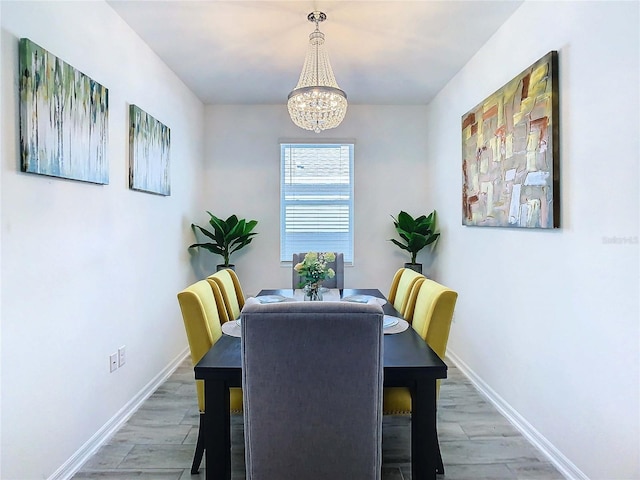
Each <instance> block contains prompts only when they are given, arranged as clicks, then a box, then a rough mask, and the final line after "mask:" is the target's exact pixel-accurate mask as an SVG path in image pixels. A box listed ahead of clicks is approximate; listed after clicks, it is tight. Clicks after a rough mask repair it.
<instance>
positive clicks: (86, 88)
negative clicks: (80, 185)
mask: <svg viewBox="0 0 640 480" xmlns="http://www.w3.org/2000/svg"><path fill="white" fill-rule="evenodd" d="M18 57H19V68H20V74H19V75H20V77H19V96H20V165H21V170H22V171H23V172H29V173H37V174H41V175H49V176H53V177H63V178H69V179H72V180H80V181H83V182H92V183H101V184H107V183H109V163H108V160H107V143H108V133H109V129H108V127H109V125H108V124H109V91H108V90H107V89H106V88H105V87H103V86H102V85H100V84H99V83H98V82H96V81H95V80H92V79H91V78H89V77H88V76H86V75H85V74H83V73H82V72H80V71H78V70H76V69H75V68H73V67H72V66H70V65H68V64H67V63H65V62H64V61H62V60H61V59H59V58H58V57H56V56H55V55H53V54H51V53H49V52H48V51H46V50H45V49H44V48H42V47H40V46H38V45H36V44H35V43H33V42H32V41H31V40H29V39H27V38H21V39H20V42H19V46H18Z"/></svg>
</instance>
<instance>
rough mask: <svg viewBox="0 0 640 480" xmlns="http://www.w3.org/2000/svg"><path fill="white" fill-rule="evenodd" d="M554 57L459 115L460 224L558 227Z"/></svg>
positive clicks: (540, 63) (542, 60)
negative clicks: (460, 147)
mask: <svg viewBox="0 0 640 480" xmlns="http://www.w3.org/2000/svg"><path fill="white" fill-rule="evenodd" d="M558 105H559V103H558V55H557V52H555V51H552V52H549V53H548V54H547V55H545V56H544V57H542V58H541V59H540V60H538V61H537V62H536V63H534V64H533V65H531V66H530V67H529V68H527V69H526V70H525V71H524V72H522V73H521V74H520V75H518V76H517V77H515V78H514V79H513V80H511V81H510V82H509V83H507V84H506V85H505V86H504V87H502V88H501V89H499V90H498V91H497V92H495V93H494V94H493V95H491V96H489V97H488V98H487V99H486V100H485V101H483V102H482V103H480V104H479V105H477V106H476V107H474V108H473V109H471V110H470V111H469V112H467V113H465V114H464V115H463V116H462V174H463V178H462V180H463V181H462V223H463V225H477V226H487V227H494V226H495V227H523V228H556V227H559V226H560V203H559V199H560V195H559V191H560V190H559V184H560V175H559V128H558V127H559V125H558V109H559V107H558Z"/></svg>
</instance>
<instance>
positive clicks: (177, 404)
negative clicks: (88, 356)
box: [72, 360, 564, 480]
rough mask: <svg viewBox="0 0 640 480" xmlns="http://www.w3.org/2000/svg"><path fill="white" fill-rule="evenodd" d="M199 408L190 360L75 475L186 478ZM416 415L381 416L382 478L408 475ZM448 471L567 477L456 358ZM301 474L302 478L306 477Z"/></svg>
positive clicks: (444, 410) (443, 408)
mask: <svg viewBox="0 0 640 480" xmlns="http://www.w3.org/2000/svg"><path fill="white" fill-rule="evenodd" d="M198 415H199V414H198V408H197V400H196V392H195V383H194V379H193V368H192V367H191V363H190V360H187V361H185V362H183V363H182V365H181V366H180V367H179V368H178V369H177V370H176V371H175V373H174V374H173V375H172V376H171V377H170V378H169V379H168V380H167V381H166V382H165V383H164V384H163V385H162V386H160V387H159V388H158V390H157V391H156V392H155V393H154V394H153V395H152V396H151V397H149V399H147V400H146V401H145V402H144V404H143V405H142V407H141V408H140V409H139V410H138V411H137V412H136V413H135V414H133V416H132V417H131V418H130V419H129V421H128V422H127V423H126V424H125V425H124V426H123V427H122V428H121V429H120V430H119V431H118V432H117V433H116V434H115V435H114V436H113V437H112V438H111V439H110V440H109V441H108V442H107V444H105V445H104V446H102V447H101V448H100V450H99V451H98V452H97V453H96V454H95V455H94V456H93V457H91V458H90V459H89V460H88V461H87V462H86V464H85V465H83V466H82V468H81V469H80V471H79V472H78V473H77V474H76V475H75V476H74V477H73V479H72V480H89V479H100V480H124V479H127V480H128V479H145V480H187V479H193V480H195V479H198V478H204V467H205V464H204V460H203V466H202V467H201V468H200V474H199V475H191V474H190V467H191V461H192V459H193V452H194V447H195V443H196V438H197V436H198ZM410 421H411V420H410V418H409V417H405V416H388V417H385V419H384V423H383V467H382V470H383V472H382V478H383V480H410V479H411V468H410V448H409V446H410ZM438 434H439V438H440V447H441V449H442V458H443V461H444V466H445V475H444V476H441V475H439V476H438V478H439V479H446V480H453V479H468V480H481V479H491V480H502V479H505V480H506V479H538V480H561V479H563V478H564V477H563V476H562V475H561V474H560V473H559V472H558V471H557V470H556V469H555V468H554V467H553V466H552V465H551V464H550V463H549V462H548V461H547V460H546V459H545V457H544V456H543V455H542V454H541V453H540V452H539V451H538V450H537V449H536V448H534V447H533V446H532V445H531V444H530V443H528V442H527V440H526V439H525V438H524V437H523V436H522V435H521V434H520V433H519V432H518V431H517V430H516V429H515V428H514V427H513V426H511V424H510V423H509V422H508V421H507V420H506V419H505V418H504V417H502V416H501V415H500V414H499V413H498V412H497V411H496V410H495V408H493V406H492V405H491V404H489V403H488V402H487V401H485V400H484V398H483V397H482V396H481V395H480V394H479V393H478V392H477V391H476V390H475V389H474V387H473V386H472V385H471V383H470V382H469V381H468V380H467V379H466V377H464V375H462V374H461V373H460V371H459V370H458V369H457V368H455V367H452V366H450V368H449V378H448V379H447V380H445V381H443V382H442V386H441V389H440V400H439V403H438ZM231 435H232V437H231V441H232V479H233V480H241V479H244V478H245V473H244V438H243V425H242V416H241V415H235V416H233V418H232V429H231ZM300 480H303V479H300Z"/></svg>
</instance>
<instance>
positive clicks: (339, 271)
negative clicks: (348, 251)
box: [291, 252, 344, 290]
mask: <svg viewBox="0 0 640 480" xmlns="http://www.w3.org/2000/svg"><path fill="white" fill-rule="evenodd" d="M334 253H335V256H336V259H335V261H334V262H327V266H328V267H331V268H333V271H334V272H336V274H335V276H334V277H333V278H327V279H326V280H325V281H323V282H322V286H323V287H326V288H339V289H341V290H342V289H343V288H344V254H343V253H338V252H334ZM306 254H307V252H303V253H294V254H293V260H292V264H291V288H293V289H294V290H295V289H296V288H300V283H301V282H302V281H303V279H302V277H301V276H300V275H298V272H296V271H295V270H294V268H293V267H295V266H296V265H297V264H298V263H300V262H302V261H303V260H304V256H305V255H306Z"/></svg>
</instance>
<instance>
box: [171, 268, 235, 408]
mask: <svg viewBox="0 0 640 480" xmlns="http://www.w3.org/2000/svg"><path fill="white" fill-rule="evenodd" d="M178 303H179V304H180V310H181V311H182V320H183V321H184V328H185V331H186V333H187V340H188V342H189V350H190V351H191V362H192V364H193V365H195V364H196V363H198V362H199V361H200V359H202V357H203V356H204V354H205V353H207V352H208V351H209V349H210V348H211V347H212V346H213V344H214V343H216V342H217V341H218V340H219V339H220V337H221V336H222V328H221V325H220V312H226V309H225V307H224V300H223V298H222V292H221V291H220V288H219V287H218V285H217V284H216V283H215V282H208V281H206V280H200V281H199V282H196V283H194V284H193V285H191V286H189V287H187V288H185V289H184V290H183V291H181V292H180V293H178ZM196 391H197V394H198V408H199V409H200V412H201V413H202V412H204V382H203V381H202V380H196ZM229 403H230V411H231V412H232V413H240V412H242V389H240V388H232V389H231V390H230V402H229Z"/></svg>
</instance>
